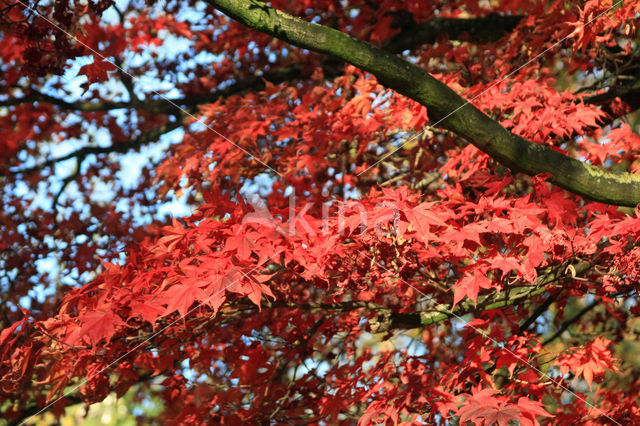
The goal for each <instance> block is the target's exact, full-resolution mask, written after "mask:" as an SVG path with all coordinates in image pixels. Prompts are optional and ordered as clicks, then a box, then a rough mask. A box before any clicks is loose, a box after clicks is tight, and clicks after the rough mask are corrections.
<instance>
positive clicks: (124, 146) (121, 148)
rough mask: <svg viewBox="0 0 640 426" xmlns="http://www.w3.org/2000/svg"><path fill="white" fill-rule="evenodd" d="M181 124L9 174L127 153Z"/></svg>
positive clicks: (161, 127)
mask: <svg viewBox="0 0 640 426" xmlns="http://www.w3.org/2000/svg"><path fill="white" fill-rule="evenodd" d="M182 123H183V118H182V117H178V118H177V119H176V121H174V122H172V123H168V124H165V125H164V126H160V127H158V128H157V129H155V130H152V131H150V132H148V133H145V134H144V135H141V136H140V137H138V138H136V139H133V140H131V141H129V142H126V143H118V144H115V145H111V146H104V147H103V146H85V147H83V148H80V149H78V150H76V151H73V152H71V153H69V154H67V155H63V156H61V157H56V158H51V159H49V160H47V161H45V162H43V163H40V164H38V165H36V166H33V167H29V168H26V169H18V170H13V171H12V172H11V173H12V174H27V173H33V172H38V171H40V170H42V169H44V168H46V167H49V166H52V165H54V164H56V163H59V162H61V161H66V160H70V159H72V158H76V159H78V161H80V162H82V160H83V159H84V158H85V157H86V156H87V155H91V154H109V153H112V152H114V153H125V152H128V151H130V150H132V149H135V148H138V147H140V146H142V145H144V144H147V143H149V142H153V141H156V140H157V139H158V138H159V137H160V136H162V135H163V134H165V133H168V132H170V131H172V130H175V129H177V128H178V127H180V126H182Z"/></svg>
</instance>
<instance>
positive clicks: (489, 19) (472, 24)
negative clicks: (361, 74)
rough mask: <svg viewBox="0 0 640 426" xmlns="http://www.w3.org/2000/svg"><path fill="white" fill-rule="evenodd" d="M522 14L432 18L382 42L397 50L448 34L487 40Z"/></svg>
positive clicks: (507, 28) (510, 27)
mask: <svg viewBox="0 0 640 426" xmlns="http://www.w3.org/2000/svg"><path fill="white" fill-rule="evenodd" d="M521 20H522V16H503V15H498V14H492V15H489V16H486V17H483V18H470V19H458V18H433V19H431V20H429V21H427V22H424V23H422V24H418V25H415V26H408V27H406V28H405V29H403V31H402V32H400V33H399V34H396V35H395V36H393V37H391V38H390V39H388V40H387V41H385V42H384V43H383V44H382V48H383V49H384V50H386V51H388V52H392V53H399V52H402V51H404V50H407V49H411V48H414V47H417V46H419V45H422V44H431V43H435V42H436V41H438V40H440V39H443V38H449V39H450V40H465V39H467V40H470V41H474V42H477V43H488V42H492V41H497V40H499V39H501V38H502V37H503V36H504V35H505V34H506V33H508V32H509V31H511V30H513V29H514V28H515V27H517V26H518V24H519V23H520V21H521Z"/></svg>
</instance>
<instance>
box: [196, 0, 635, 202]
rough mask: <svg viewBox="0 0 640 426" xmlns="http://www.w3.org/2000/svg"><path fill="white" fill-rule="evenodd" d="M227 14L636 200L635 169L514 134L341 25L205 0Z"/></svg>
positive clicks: (451, 124) (482, 137) (573, 184)
mask: <svg viewBox="0 0 640 426" xmlns="http://www.w3.org/2000/svg"><path fill="white" fill-rule="evenodd" d="M207 1H208V3H209V4H211V5H212V6H214V7H215V8H217V9H219V10H220V11H222V12H223V13H225V14H227V15H229V16H230V17H231V18H233V19H235V20H237V21H239V22H241V23H243V24H245V25H247V26H248V27H251V28H253V29H256V30H258V31H261V32H264V33H267V34H270V35H272V36H274V37H277V38H279V39H281V40H284V41H287V42H289V43H291V44H294V45H296V46H299V47H303V48H306V49H309V50H313V51H316V52H320V53H325V54H328V55H333V56H336V57H338V58H340V59H342V60H344V61H346V62H349V63H351V64H352V65H355V66H356V67H358V68H360V69H362V70H365V71H368V72H370V73H372V74H374V75H375V76H376V77H377V78H378V80H379V81H380V83H382V84H383V85H385V86H386V87H389V88H391V89H393V90H395V91H397V92H398V93H401V94H403V95H405V96H407V97H409V98H411V99H413V100H415V101H417V102H419V103H421V104H422V105H424V106H426V107H427V108H428V111H429V116H430V118H431V119H432V120H434V121H438V122H439V123H440V125H441V126H442V127H443V128H445V129H448V130H450V131H452V132H454V133H456V134H457V135H459V136H461V137H463V138H465V139H466V140H468V141H469V142H471V143H472V144H473V145H475V146H476V147H477V148H479V149H480V150H482V151H484V152H486V153H487V154H489V155H490V156H492V157H493V158H494V159H496V160H497V161H499V162H501V163H502V164H504V165H506V166H507V167H509V168H511V169H513V170H516V171H520V172H523V173H526V174H529V175H537V174H540V173H549V174H550V176H551V177H550V181H551V182H553V183H555V184H556V185H558V186H560V187H562V188H564V189H566V190H568V191H571V192H573V193H576V194H579V195H582V196H584V197H587V198H590V199H593V200H596V201H600V202H604V203H608V204H615V205H621V206H631V207H634V206H636V205H637V204H638V203H640V175H634V174H631V173H622V172H611V171H606V170H603V169H600V168H598V167H594V166H591V165H589V164H587V163H583V162H581V161H579V160H576V159H574V158H571V157H569V156H567V155H564V154H562V153H560V152H557V151H554V150H553V149H551V148H549V147H546V146H542V145H537V144H534V143H532V142H530V141H528V140H526V139H524V138H522V137H520V136H517V135H514V134H512V133H511V132H509V131H508V130H506V129H505V128H504V127H502V126H501V125H500V124H499V123H498V122H496V121H494V120H492V119H491V118H489V117H488V116H486V115H485V114H484V113H483V112H482V111H480V110H479V109H478V108H476V107H475V106H473V105H471V104H470V103H468V102H467V101H465V100H464V99H463V98H462V97H460V96H459V95H458V94H457V93H456V92H454V91H453V90H452V89H450V88H449V87H448V86H447V85H445V84H443V83H442V82H440V81H438V80H436V79H435V78H433V77H432V76H431V75H430V74H428V73H427V72H425V71H424V70H422V69H421V68H419V67H417V66H415V65H413V64H411V63H409V62H407V61H404V60H402V59H400V58H398V57H396V56H394V55H392V54H390V53H388V52H385V51H384V50H382V49H380V48H378V47H375V46H373V45H371V44H369V43H365V42H363V41H361V40H358V39H356V38H354V37H351V36H349V35H347V34H344V33H342V32H340V31H337V30H334V29H332V28H328V27H325V26H322V25H318V24H312V23H309V22H306V21H303V20H301V19H298V18H294V17H292V16H290V15H288V14H286V13H284V12H282V11H280V10H276V9H274V8H272V7H270V6H268V5H266V4H265V3H262V2H260V1H257V0H207Z"/></svg>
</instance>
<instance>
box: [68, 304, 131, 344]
mask: <svg viewBox="0 0 640 426" xmlns="http://www.w3.org/2000/svg"><path fill="white" fill-rule="evenodd" d="M79 320H80V324H81V329H80V330H81V331H80V336H79V337H81V336H87V337H88V338H89V342H90V343H91V345H92V346H96V345H97V344H98V343H99V342H100V341H102V340H103V339H106V340H109V339H110V338H111V336H113V334H114V333H115V331H116V327H119V326H123V325H125V323H124V321H122V319H121V318H120V317H119V316H118V315H116V314H115V313H113V312H111V311H91V312H86V313H84V314H82V315H81V316H79Z"/></svg>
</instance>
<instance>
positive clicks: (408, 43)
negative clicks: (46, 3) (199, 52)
mask: <svg viewBox="0 0 640 426" xmlns="http://www.w3.org/2000/svg"><path fill="white" fill-rule="evenodd" d="M521 19H522V16H502V15H498V14H492V15H489V16H486V17H483V18H469V19H458V18H433V19H431V20H429V21H427V22H424V23H422V24H418V25H410V26H407V27H404V28H403V30H402V31H401V32H400V33H398V34H396V35H395V36H393V37H391V38H389V39H387V40H386V41H385V42H384V43H383V44H382V46H381V48H382V49H383V50H386V51H387V52H391V53H399V52H402V51H403V50H406V49H410V48H413V47H416V46H419V45H421V44H426V43H434V42H436V41H437V40H438V39H442V38H445V37H447V38H449V39H450V40H459V39H463V38H465V37H466V36H468V38H469V39H471V40H474V41H478V42H482V43H484V42H489V41H495V40H498V39H500V38H501V37H503V36H504V35H505V34H506V33H507V32H508V31H510V30H512V29H514V28H515V27H516V26H517V25H518V23H519V22H520V20H521ZM118 65H120V64H119V63H118ZM320 65H321V67H322V70H323V72H324V75H325V76H326V77H328V78H333V77H337V76H338V75H340V73H341V72H342V69H343V64H342V62H339V61H336V60H335V59H326V60H324V61H322V63H321V64H320ZM310 71H313V70H310ZM119 74H120V78H121V80H122V82H123V84H124V86H125V88H126V89H127V91H128V92H129V96H130V98H131V100H130V101H127V102H110V101H76V102H68V101H65V100H63V99H60V98H56V97H54V96H51V95H47V94H44V93H41V92H38V91H37V90H35V89H26V88H25V89H23V90H25V91H30V94H29V95H27V96H23V97H21V98H12V99H7V100H4V101H0V107H9V106H14V105H22V104H25V103H33V102H44V103H49V104H52V105H56V106H58V107H60V108H62V109H64V110H70V111H82V112H96V111H111V110H116V109H127V108H133V109H139V110H145V111H149V112H155V113H175V112H176V111H177V110H178V108H176V107H175V106H173V105H171V104H170V103H169V102H167V101H166V100H165V99H162V98H156V99H149V100H146V101H143V102H142V101H139V100H137V99H136V97H135V94H134V93H133V84H132V83H133V82H132V81H131V76H129V75H126V74H124V73H122V72H119ZM309 76H310V72H309V71H307V70H304V68H303V67H302V65H300V64H296V65H292V66H289V67H283V68H278V69H274V70H269V71H265V72H264V73H263V74H262V75H259V76H250V77H247V78H244V79H241V80H238V81H236V82H234V83H232V84H230V85H229V86H228V87H227V88H225V89H219V90H216V91H213V92H211V93H206V94H203V95H196V96H187V97H182V98H174V99H170V101H171V102H173V103H174V104H176V105H179V106H181V107H185V108H192V107H195V106H198V105H201V104H205V103H212V102H216V101H217V100H218V99H221V98H227V97H229V96H232V95H235V94H241V93H243V92H246V91H249V90H251V91H260V90H264V88H265V80H266V81H268V82H270V83H273V84H280V83H283V82H285V81H290V80H295V79H300V78H305V77H309Z"/></svg>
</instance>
